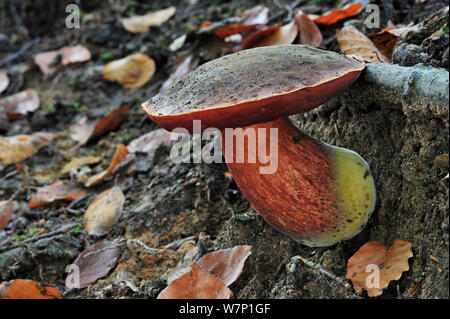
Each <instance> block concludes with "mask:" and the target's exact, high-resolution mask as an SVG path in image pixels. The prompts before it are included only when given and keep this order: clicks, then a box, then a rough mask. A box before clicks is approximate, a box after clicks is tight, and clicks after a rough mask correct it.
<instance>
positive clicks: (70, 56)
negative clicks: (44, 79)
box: [33, 44, 91, 74]
mask: <svg viewBox="0 0 450 319" xmlns="http://www.w3.org/2000/svg"><path fill="white" fill-rule="evenodd" d="M58 56H60V57H61V61H60V62H57V61H58ZM33 59H34V63H36V64H37V66H38V67H39V69H40V70H41V72H42V73H44V74H47V73H50V72H53V71H55V70H56V67H57V66H65V65H68V64H72V63H78V62H85V61H89V60H90V59H91V52H90V51H89V50H88V49H87V48H86V47H84V46H82V45H80V44H79V45H76V46H74V47H63V48H61V49H59V50H56V51H48V52H42V53H38V54H36V55H35V56H34V57H33ZM55 61H56V62H57V66H54V65H53V64H54V63H55Z"/></svg>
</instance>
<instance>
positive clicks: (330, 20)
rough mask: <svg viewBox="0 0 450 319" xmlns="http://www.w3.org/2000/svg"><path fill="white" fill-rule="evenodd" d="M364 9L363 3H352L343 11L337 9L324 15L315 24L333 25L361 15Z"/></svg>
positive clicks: (316, 19) (315, 20)
mask: <svg viewBox="0 0 450 319" xmlns="http://www.w3.org/2000/svg"><path fill="white" fill-rule="evenodd" d="M362 7H363V4H362V3H359V2H357V3H352V4H349V5H347V6H345V7H344V8H342V9H335V10H332V11H330V12H327V13H325V14H324V15H322V16H320V17H318V18H315V19H314V22H315V23H318V24H324V25H332V24H335V23H337V22H339V21H341V20H344V19H347V18H350V17H353V16H354V15H356V14H358V13H359V11H360V10H361V9H362Z"/></svg>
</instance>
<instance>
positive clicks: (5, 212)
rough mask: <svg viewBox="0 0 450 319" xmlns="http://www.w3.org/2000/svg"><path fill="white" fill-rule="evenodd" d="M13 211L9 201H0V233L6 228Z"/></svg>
mask: <svg viewBox="0 0 450 319" xmlns="http://www.w3.org/2000/svg"><path fill="white" fill-rule="evenodd" d="M13 211H14V204H13V202H12V201H11V200H2V201H0V231H1V230H3V229H5V228H6V226H8V223H9V221H10V220H11V217H12V213H13Z"/></svg>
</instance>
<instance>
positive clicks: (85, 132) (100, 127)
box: [70, 106, 130, 145]
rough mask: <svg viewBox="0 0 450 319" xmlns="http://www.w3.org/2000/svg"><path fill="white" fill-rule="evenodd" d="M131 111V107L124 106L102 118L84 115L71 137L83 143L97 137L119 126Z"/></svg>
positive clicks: (72, 130) (73, 128)
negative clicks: (93, 118)
mask: <svg viewBox="0 0 450 319" xmlns="http://www.w3.org/2000/svg"><path fill="white" fill-rule="evenodd" d="M129 113H130V108H129V107H128V106H123V107H120V108H117V109H114V110H112V111H111V112H110V113H109V114H108V115H106V116H104V117H102V118H100V119H96V120H90V119H89V118H87V117H83V118H82V119H81V120H80V121H79V122H78V123H77V124H75V125H74V126H73V127H72V128H71V132H70V138H71V139H73V140H74V141H77V142H78V144H80V145H83V144H85V143H87V142H88V141H89V140H91V139H93V138H95V137H99V136H101V135H103V134H105V133H107V132H109V131H112V130H114V129H116V128H118V127H119V126H120V125H121V124H122V123H123V122H124V121H125V120H126V119H127V118H128V115H129Z"/></svg>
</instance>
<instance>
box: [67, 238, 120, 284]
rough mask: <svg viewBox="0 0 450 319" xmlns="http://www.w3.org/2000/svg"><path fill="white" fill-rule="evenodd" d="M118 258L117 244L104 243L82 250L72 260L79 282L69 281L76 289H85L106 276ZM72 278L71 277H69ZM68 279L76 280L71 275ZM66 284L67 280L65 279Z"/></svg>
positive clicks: (118, 247)
mask: <svg viewBox="0 0 450 319" xmlns="http://www.w3.org/2000/svg"><path fill="white" fill-rule="evenodd" d="M119 256H120V246H119V245H118V244H117V242H114V241H113V242H104V243H97V244H94V245H92V246H90V247H88V248H86V249H85V250H83V251H82V252H81V253H80V254H79V255H78V257H77V258H76V259H75V260H74V262H73V263H72V265H77V266H78V271H79V273H78V274H79V277H78V279H79V282H73V281H69V282H70V284H71V285H72V286H73V285H75V286H78V287H76V288H85V287H87V286H89V285H90V284H91V283H93V282H95V281H96V280H97V279H100V278H102V277H104V276H106V275H107V274H108V272H109V271H110V270H111V269H112V268H114V266H115V265H116V264H117V260H118V259H119ZM71 276H72V277H71ZM67 277H68V279H69V280H71V279H73V280H76V279H77V278H75V277H73V275H72V274H71V273H69V274H68V276H67ZM66 283H67V279H66Z"/></svg>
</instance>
